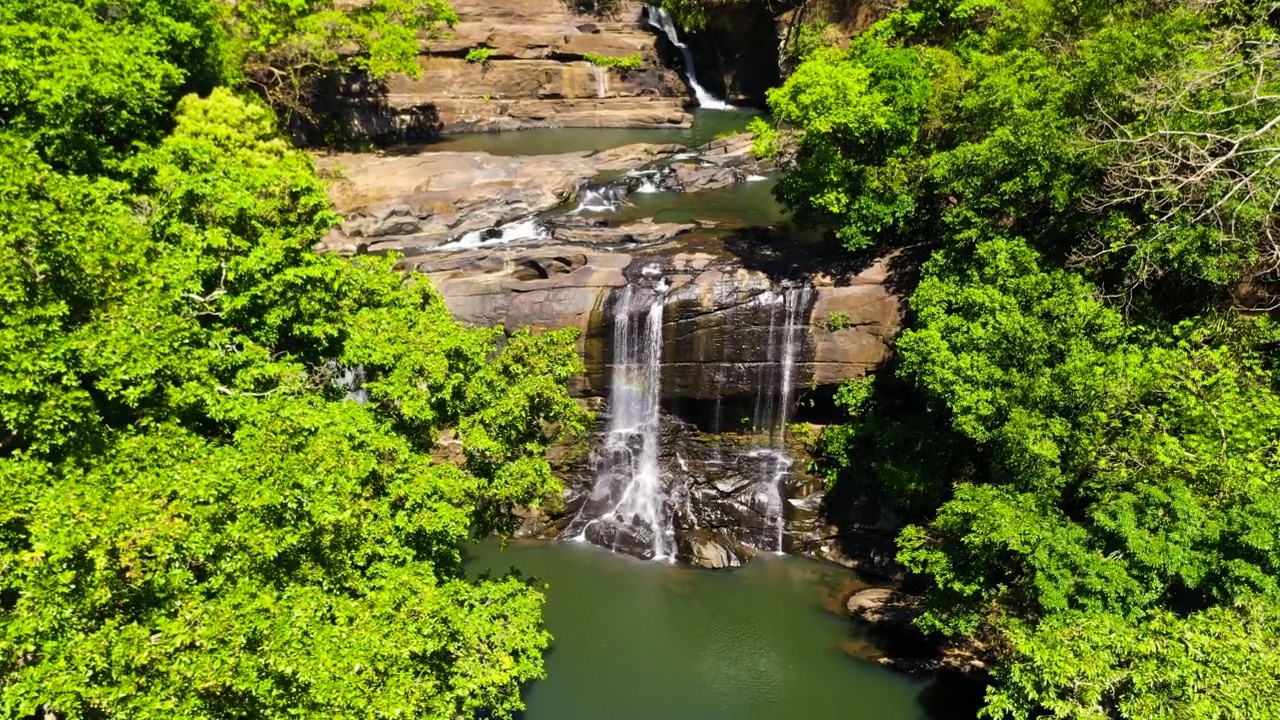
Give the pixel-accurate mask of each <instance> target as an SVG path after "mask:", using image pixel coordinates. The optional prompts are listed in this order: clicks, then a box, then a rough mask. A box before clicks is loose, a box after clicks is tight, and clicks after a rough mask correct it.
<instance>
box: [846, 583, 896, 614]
mask: <svg viewBox="0 0 1280 720" xmlns="http://www.w3.org/2000/svg"><path fill="white" fill-rule="evenodd" d="M896 597H899V596H898V593H897V592H895V591H894V590H893V589H891V588H868V589H866V590H863V591H861V592H858V593H855V594H854V595H853V597H850V598H849V601H848V602H847V603H846V604H845V607H846V608H848V610H849V614H850V615H853V616H854V617H860V618H862V619H863V620H866V621H868V622H879V621H881V620H884V619H885V617H886V616H887V612H886V609H885V608H886V606H887V605H889V603H890V602H891V601H893V600H894V599H895V598H896Z"/></svg>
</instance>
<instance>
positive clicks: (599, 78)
mask: <svg viewBox="0 0 1280 720" xmlns="http://www.w3.org/2000/svg"><path fill="white" fill-rule="evenodd" d="M591 69H592V70H594V71H595V75H596V97H598V98H602V97H604V96H605V95H608V94H609V73H608V71H607V70H605V69H604V68H602V67H600V66H599V65H593V66H591Z"/></svg>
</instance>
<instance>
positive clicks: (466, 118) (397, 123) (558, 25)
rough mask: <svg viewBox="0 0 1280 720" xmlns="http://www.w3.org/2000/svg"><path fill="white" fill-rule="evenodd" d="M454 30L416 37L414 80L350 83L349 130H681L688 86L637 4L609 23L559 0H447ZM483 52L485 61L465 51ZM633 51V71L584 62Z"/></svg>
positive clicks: (377, 137) (425, 134) (403, 133)
mask: <svg viewBox="0 0 1280 720" xmlns="http://www.w3.org/2000/svg"><path fill="white" fill-rule="evenodd" d="M450 4H451V5H452V6H453V8H454V10H455V12H456V13H457V14H458V17H459V20H460V22H459V24H458V25H457V27H455V28H453V29H452V30H451V31H450V32H449V33H448V34H447V37H444V38H436V39H431V40H424V41H423V43H422V54H421V55H420V56H419V62H418V64H419V65H420V66H421V67H422V74H421V76H420V77H417V78H410V77H406V76H394V77H392V78H390V79H389V80H388V81H387V83H386V85H385V87H372V86H369V85H367V84H362V83H360V82H359V81H358V80H352V81H351V82H349V83H347V85H346V87H345V88H344V92H343V94H342V96H341V97H339V98H337V99H336V100H335V102H336V103H338V104H339V105H344V106H345V110H346V113H345V115H346V124H347V125H348V129H349V133H350V134H351V135H353V136H356V137H364V138H369V139H372V140H374V141H376V142H382V143H396V142H420V141H425V140H430V139H433V138H435V137H437V136H438V135H440V134H442V133H459V132H488V131H496V130H517V129H523V128H532V127H671V126H677V127H687V126H688V125H689V123H690V122H691V120H692V116H691V115H690V114H689V113H688V112H687V111H686V110H685V105H686V103H687V102H688V101H689V97H690V96H689V89H688V86H687V85H686V84H685V82H684V80H683V79H682V78H681V76H680V74H679V73H678V72H677V71H676V70H675V69H673V68H671V67H670V66H668V65H666V64H664V63H663V61H662V58H661V57H660V53H659V50H658V45H657V43H658V40H657V36H656V35H654V34H653V33H652V32H651V31H650V30H648V29H647V28H646V26H645V25H644V24H643V23H642V22H641V7H642V5H641V4H639V3H634V2H630V1H629V0H628V1H624V2H621V3H618V4H617V11H616V12H615V13H613V14H612V15H611V16H610V17H609V18H604V19H602V18H599V17H595V16H592V15H588V14H583V13H580V12H575V10H574V5H573V3H569V2H564V1H563V0H453V2H451V3H450ZM478 47H484V48H489V50H490V54H489V57H488V60H487V61H486V62H483V63H481V62H468V61H467V59H466V56H467V53H468V52H469V51H470V50H472V49H474V48H478ZM637 54H638V55H640V56H641V58H642V65H641V67H640V68H639V69H636V70H629V71H624V70H619V69H616V68H601V67H596V66H595V65H593V64H592V63H591V62H589V61H588V60H587V59H586V58H587V56H588V55H599V56H603V57H612V58H626V57H630V56H633V55H637Z"/></svg>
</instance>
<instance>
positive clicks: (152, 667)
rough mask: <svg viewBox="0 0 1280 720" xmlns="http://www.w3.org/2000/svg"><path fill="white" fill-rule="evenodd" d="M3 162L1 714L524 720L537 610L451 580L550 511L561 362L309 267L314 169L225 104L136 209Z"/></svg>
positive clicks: (397, 292)
mask: <svg viewBox="0 0 1280 720" xmlns="http://www.w3.org/2000/svg"><path fill="white" fill-rule="evenodd" d="M4 142H5V150H6V151H5V152H4V153H3V154H0V155H2V159H0V163H3V172H0V219H2V220H3V228H2V229H0V314H2V315H3V317H2V318H0V341H2V342H3V344H4V347H5V348H6V350H5V352H4V353H3V354H0V438H2V440H0V442H2V443H3V449H2V450H0V475H2V476H3V482H0V505H2V506H3V508H4V509H3V511H2V512H3V515H2V516H0V573H2V577H0V707H3V709H4V713H5V714H6V715H7V716H11V717H23V716H29V715H32V714H39V713H42V712H53V713H55V714H56V715H58V716H60V717H97V716H104V715H114V716H120V717H132V718H175V717H181V718H228V717H264V716H269V715H286V714H299V713H301V714H307V715H323V716H325V717H335V718H345V717H350V718H369V717H402V716H406V715H414V716H420V717H433V718H454V717H458V716H473V715H476V714H477V713H490V714H492V715H494V716H501V717H505V716H509V715H510V714H511V713H512V712H514V711H515V710H518V709H519V708H520V707H521V703H520V698H519V688H520V686H521V685H522V684H523V683H526V682H528V681H530V680H532V679H534V678H537V677H540V676H541V673H542V662H541V652H542V651H543V650H544V649H545V647H546V645H547V642H548V635H547V634H546V632H545V631H544V630H542V629H541V627H540V619H541V615H540V604H541V599H542V596H541V594H540V593H539V592H538V590H537V589H535V588H534V587H532V586H530V585H529V584H527V583H526V582H524V581H522V580H520V579H518V578H514V577H504V578H483V579H480V580H476V581H472V580H468V579H467V577H466V575H465V574H464V572H463V567H462V559H461V553H460V546H461V543H463V542H464V541H465V540H467V539H468V538H470V537H472V536H473V535H474V534H476V533H486V532H488V531H490V530H494V529H497V530H509V529H510V528H511V522H512V516H511V510H512V509H513V508H514V507H515V506H517V505H528V504H537V503H538V502H539V500H540V499H541V498H543V497H545V496H547V495H548V494H549V493H552V492H554V490H555V489H556V487H557V486H556V484H555V482H554V481H553V478H552V477H551V474H550V469H549V466H548V465H547V463H546V460H545V459H544V457H543V454H542V451H543V450H544V448H545V447H546V446H547V445H548V444H549V443H551V442H554V441H555V440H556V438H558V437H560V436H561V435H562V434H563V433H567V432H574V431H576V430H578V429H580V428H581V426H582V422H583V411H582V410H580V409H579V407H578V405H577V404H576V403H575V402H574V401H573V400H572V399H571V398H570V397H569V396H568V394H567V392H566V390H565V382H566V381H567V379H568V377H569V376H570V375H571V374H573V373H575V372H577V371H579V370H580V366H579V360H578V359H577V357H576V353H575V350H574V344H573V342H572V337H571V335H569V334H566V333H547V334H543V335H533V334H530V333H528V332H520V333H515V334H514V335H512V336H510V337H509V338H506V339H505V341H504V342H503V343H502V346H501V347H499V344H498V342H497V341H498V340H499V338H500V331H490V330H469V329H464V328H462V327H460V326H459V325H458V324H457V323H456V322H455V321H453V320H452V319H451V318H450V317H449V315H448V312H447V310H446V309H445V307H444V305H443V303H442V302H441V300H440V298H439V297H438V296H437V295H436V294H435V293H434V291H432V290H431V288H430V286H429V284H428V283H426V282H425V281H424V280H422V279H420V278H415V277H409V278H407V279H406V278H403V277H402V276H401V275H399V274H398V273H396V272H394V271H393V268H392V260H391V259H380V258H372V257H365V258H362V259H361V260H360V261H358V262H352V261H348V260H345V259H342V258H338V257H334V256H329V255H317V254H315V253H313V252H312V251H311V250H310V248H311V247H312V246H313V245H314V244H315V243H316V242H317V241H318V240H319V239H320V237H321V236H322V235H323V233H324V232H325V231H326V230H327V229H328V227H329V226H330V224H331V223H332V222H333V220H334V218H335V216H334V215H333V213H332V211H331V209H330V206H329V204H328V201H327V199H326V197H325V194H324V186H323V184H322V183H321V182H320V181H319V180H318V179H317V178H316V176H315V173H314V168H313V167H312V165H311V162H310V160H309V158H308V157H307V156H306V155H304V154H302V153H299V152H297V151H295V150H293V149H291V148H289V147H288V146H287V145H286V144H285V143H284V142H283V141H281V140H280V139H279V138H278V137H277V136H276V133H275V129H274V118H273V116H272V114H271V113H270V112H269V111H268V110H266V109H265V108H263V107H260V106H258V105H255V104H253V103H250V102H246V101H244V100H241V99H238V98H236V97H235V96H233V95H232V94H231V93H229V92H227V91H225V90H218V91H215V92H214V93H212V94H211V95H210V96H209V97H208V98H204V99H201V98H197V97H194V96H192V97H188V98H186V99H184V100H183V101H182V102H181V103H180V105H179V112H178V116H177V118H176V122H175V123H174V130H173V132H172V133H171V134H170V135H169V136H168V137H166V138H165V139H164V140H163V141H162V142H160V143H159V144H158V145H157V146H156V147H155V148H154V149H152V150H150V151H147V152H144V153H141V154H138V155H135V156H134V157H132V158H130V159H129V160H128V162H127V163H126V164H125V166H126V167H127V169H128V171H129V172H130V174H131V175H130V177H131V183H130V184H125V183H121V182H118V181H112V180H105V179H91V178H82V177H76V176H67V175H63V174H61V173H58V172H57V171H55V170H53V169H52V168H50V167H49V166H48V165H46V164H45V163H43V162H42V161H41V160H40V159H39V158H38V157H37V156H36V155H35V154H34V152H33V151H32V144H31V143H30V142H29V141H24V140H21V139H17V138H14V137H13V136H12V135H11V134H6V135H4ZM353 368H359V369H360V371H361V373H360V374H361V375H362V377H363V378H364V379H363V383H362V386H361V388H360V389H361V390H362V391H363V393H362V396H361V397H363V398H365V399H364V400H363V401H360V400H358V399H353V398H356V397H357V396H355V395H353V394H352V387H351V383H350V382H344V381H343V378H342V376H343V373H344V371H349V370H351V369H353ZM443 434H450V435H452V436H453V437H455V438H456V439H457V441H458V442H460V443H461V445H462V448H463V450H464V454H465V461H464V462H462V463H461V464H457V465H455V464H452V463H448V462H444V461H438V460H435V459H433V458H432V453H433V451H434V450H435V448H436V447H437V444H438V441H439V439H440V438H441V437H442V435H443Z"/></svg>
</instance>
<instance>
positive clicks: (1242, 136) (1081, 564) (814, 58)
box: [754, 0, 1280, 718]
mask: <svg viewBox="0 0 1280 720" xmlns="http://www.w3.org/2000/svg"><path fill="white" fill-rule="evenodd" d="M1264 5H1265V4H1264ZM1264 5H1257V4H1252V5H1251V4H1245V3H1182V2H1173V1H1170V2H1160V3H1147V2H1138V1H1137V0H1134V1H1133V2H1126V1H1122V2H1103V1H1102V0H1084V1H1080V0H1047V1H1044V2H1042V1H1040V0H1036V1H1034V2H1033V1H1032V0H913V1H912V2H908V3H907V4H906V5H905V6H904V7H903V8H901V9H900V10H899V11H897V12H895V13H894V14H892V15H890V17H889V18H887V19H886V20H885V21H884V22H882V23H880V24H879V25H877V26H875V27H874V28H872V29H871V30H870V31H868V32H866V33H864V34H863V35H861V36H860V37H858V38H857V39H855V41H854V42H853V43H852V45H851V47H850V48H849V50H848V51H847V52H839V51H836V50H831V49H825V50H818V51H816V52H814V53H813V54H812V55H811V56H810V57H809V59H808V60H807V61H806V62H805V63H804V64H802V65H801V66H800V67H799V68H798V69H797V71H796V72H795V73H794V74H793V75H792V76H791V78H790V79H789V80H788V81H787V82H786V84H785V85H784V86H783V87H782V88H779V89H777V90H775V91H773V92H771V93H770V97H769V101H770V107H771V109H772V111H773V113H774V115H775V117H776V118H777V120H778V124H777V125H767V124H765V123H757V124H756V126H755V128H754V130H755V132H756V147H757V150H758V151H759V152H762V153H766V154H769V153H772V154H775V155H778V156H780V157H788V154H786V153H783V152H782V151H783V150H793V151H794V158H795V160H794V166H793V167H792V168H791V170H790V172H789V173H788V175H787V177H786V178H785V179H784V180H783V181H782V182H781V183H780V184H779V186H778V190H777V192H778V195H779V198H780V199H781V200H782V201H783V202H784V203H785V204H786V205H787V206H788V207H789V208H791V209H792V210H793V211H794V212H795V213H796V216H797V218H798V219H799V220H800V221H801V222H805V223H808V224H811V225H815V226H819V227H825V228H828V229H829V232H830V237H831V239H832V240H833V241H835V242H838V243H840V244H841V245H843V246H845V247H846V248H849V249H851V250H863V249H867V250H872V251H884V250H887V249H890V248H894V247H901V246H906V245H915V244H918V243H920V242H921V241H922V240H925V241H927V242H929V243H930V247H929V253H930V255H931V258H930V259H929V260H928V261H927V262H926V263H925V264H924V266H923V268H922V272H921V280H920V282H919V285H918V286H917V287H916V288H915V290H914V291H913V293H912V295H911V299H910V309H911V322H910V326H909V327H908V328H907V329H906V330H905V331H904V332H903V333H902V335H901V337H900V338H899V340H898V342H897V355H896V359H895V364H894V366H893V367H892V368H890V369H888V370H887V371H885V372H881V373H878V374H876V375H874V376H872V377H870V378H866V379H863V380H860V381H857V382H854V383H850V384H849V385H847V386H845V387H844V388H842V389H841V391H840V392H839V393H838V395H837V398H836V399H837V403H838V404H840V405H841V407H843V408H844V409H845V410H846V411H847V412H848V413H849V416H850V419H849V422H847V423H845V424H843V425H840V426H834V427H829V428H828V429H827V430H826V431H825V432H824V433H823V435H822V437H821V438H820V440H819V453H820V454H821V456H822V463H821V464H822V468H823V469H824V471H825V472H826V474H827V476H828V479H829V480H830V481H831V482H839V483H845V482H848V483H859V485H860V486H861V487H871V488H875V489H877V490H878V491H880V492H882V493H884V494H885V495H887V496H888V497H890V498H892V499H893V500H894V501H895V502H896V503H897V505H898V508H899V510H900V512H902V513H903V514H904V515H905V516H906V517H908V518H911V519H913V520H914V521H915V524H912V525H910V526H908V527H906V528H905V529H904V530H903V532H902V534H901V537H900V539H899V545H900V556H899V559H900V560H901V561H902V562H903V563H904V564H905V565H906V566H907V567H908V568H909V569H911V570H913V571H915V572H918V573H921V574H924V575H926V576H928V577H929V578H930V579H931V581H932V583H931V586H930V587H931V589H930V590H929V593H928V595H927V598H926V604H925V610H924V612H923V614H922V616H921V617H920V620H919V622H920V624H921V626H922V627H923V628H924V629H926V630H929V631H931V632H935V633H938V634H941V635H943V636H947V637H950V638H953V639H955V640H957V641H960V642H969V643H972V644H974V646H975V647H979V648H983V649H985V651H987V652H988V653H989V654H990V658H989V659H991V660H992V661H993V663H994V670H993V684H992V686H991V688H990V689H989V691H988V695H987V702H988V705H987V709H986V711H985V712H986V714H987V715H988V716H990V717H1006V716H1009V717H1016V718H1029V717H1040V716H1044V715H1047V716H1051V717H1062V718H1120V717H1131V718H1203V717H1224V718H1225V717H1241V718H1243V717H1249V718H1253V717H1259V718H1261V717H1280V701H1278V700H1277V699H1276V698H1277V695H1276V692H1275V691H1276V686H1277V684H1278V683H1280V671H1278V670H1277V669H1276V668H1277V667H1278V666H1277V665H1276V663H1275V658H1274V657H1273V655H1274V652H1273V650H1272V648H1274V647H1277V646H1280V632H1278V631H1280V626H1278V625H1277V624H1276V616H1275V608H1276V607H1278V606H1280V555H1278V554H1277V551H1276V548H1277V547H1278V546H1277V545H1276V542H1275V539H1276V537H1277V536H1280V506H1277V505H1276V501H1275V497H1277V491H1278V490H1280V462H1278V460H1280V374H1277V367H1276V364H1275V362H1274V359H1273V353H1274V347H1275V343H1276V341H1277V339H1280V336H1278V334H1277V327H1276V325H1275V324H1274V323H1273V322H1272V321H1271V319H1270V318H1269V317H1267V316H1266V315H1259V314H1258V311H1259V310H1270V309H1273V308H1274V307H1276V306H1277V302H1276V300H1277V297H1280V293H1277V291H1276V288H1275V286H1274V283H1275V282H1276V281H1277V280H1280V277H1277V276H1276V274H1275V273H1276V267H1277V265H1276V258H1277V257H1280V256H1278V255H1277V254H1276V250H1275V248H1276V245H1275V243H1274V240H1273V237H1274V233H1275V229H1274V212H1273V209H1274V206H1275V203H1276V202H1277V198H1278V197H1280V175H1278V174H1277V173H1280V170H1277V163H1275V160H1276V158H1277V157H1280V155H1278V154H1277V152H1278V151H1277V150H1276V147H1277V144H1276V143H1277V140H1280V134H1277V132H1278V130H1277V128H1278V127H1280V122H1277V120H1276V108H1277V105H1276V102H1277V101H1276V97H1277V96H1280V87H1278V86H1277V82H1280V81H1277V75H1276V72H1275V62H1276V58H1277V57H1280V55H1277V50H1276V48H1277V47H1278V45H1277V31H1276V28H1275V26H1274V25H1273V21H1272V20H1271V19H1270V18H1269V17H1268V8H1267V7H1265V6H1264Z"/></svg>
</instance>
